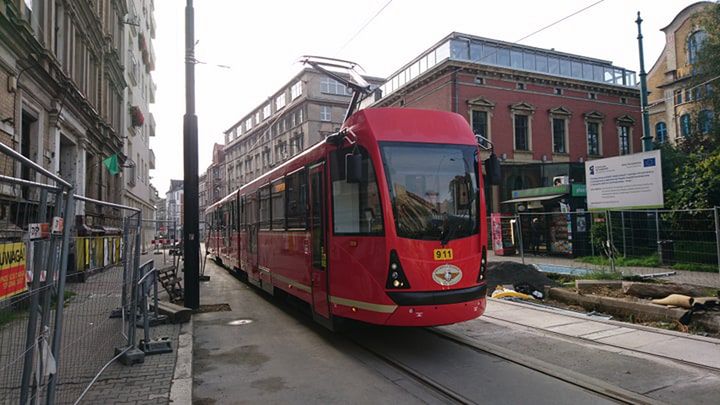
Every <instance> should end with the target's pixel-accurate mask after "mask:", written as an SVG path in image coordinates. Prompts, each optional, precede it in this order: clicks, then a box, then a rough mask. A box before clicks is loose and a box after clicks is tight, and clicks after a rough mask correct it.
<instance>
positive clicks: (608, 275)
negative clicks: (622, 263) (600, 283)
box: [582, 271, 623, 280]
mask: <svg viewBox="0 0 720 405" xmlns="http://www.w3.org/2000/svg"><path fill="white" fill-rule="evenodd" d="M622 278H623V275H622V273H620V272H619V271H616V272H611V271H593V272H590V273H588V274H585V275H584V276H582V279H583V280H622Z"/></svg>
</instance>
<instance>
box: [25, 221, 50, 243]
mask: <svg viewBox="0 0 720 405" xmlns="http://www.w3.org/2000/svg"><path fill="white" fill-rule="evenodd" d="M28 234H29V237H30V240H35V239H45V238H47V237H48V236H50V224H48V223H42V224H30V225H28Z"/></svg>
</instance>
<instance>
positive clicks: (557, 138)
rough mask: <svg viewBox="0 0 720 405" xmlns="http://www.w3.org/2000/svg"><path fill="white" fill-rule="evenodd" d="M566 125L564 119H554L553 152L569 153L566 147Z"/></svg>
mask: <svg viewBox="0 0 720 405" xmlns="http://www.w3.org/2000/svg"><path fill="white" fill-rule="evenodd" d="M565 123H566V120H565V119H564V118H553V119H552V124H553V152H555V153H567V149H566V146H565Z"/></svg>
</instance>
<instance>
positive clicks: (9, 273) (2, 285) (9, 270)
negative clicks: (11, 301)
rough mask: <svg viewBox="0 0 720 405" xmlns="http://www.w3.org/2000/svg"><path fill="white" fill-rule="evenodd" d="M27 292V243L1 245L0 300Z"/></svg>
mask: <svg viewBox="0 0 720 405" xmlns="http://www.w3.org/2000/svg"><path fill="white" fill-rule="evenodd" d="M26 290H27V279H26V276H25V243H23V242H17V243H0V300H1V299H4V298H8V297H12V296H13V295H16V294H19V293H21V292H24V291H26Z"/></svg>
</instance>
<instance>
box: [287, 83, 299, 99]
mask: <svg viewBox="0 0 720 405" xmlns="http://www.w3.org/2000/svg"><path fill="white" fill-rule="evenodd" d="M300 95H302V82H301V81H298V82H296V83H295V84H293V85H292V87H291V88H290V99H291V100H295V99H296V98H298V97H300Z"/></svg>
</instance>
